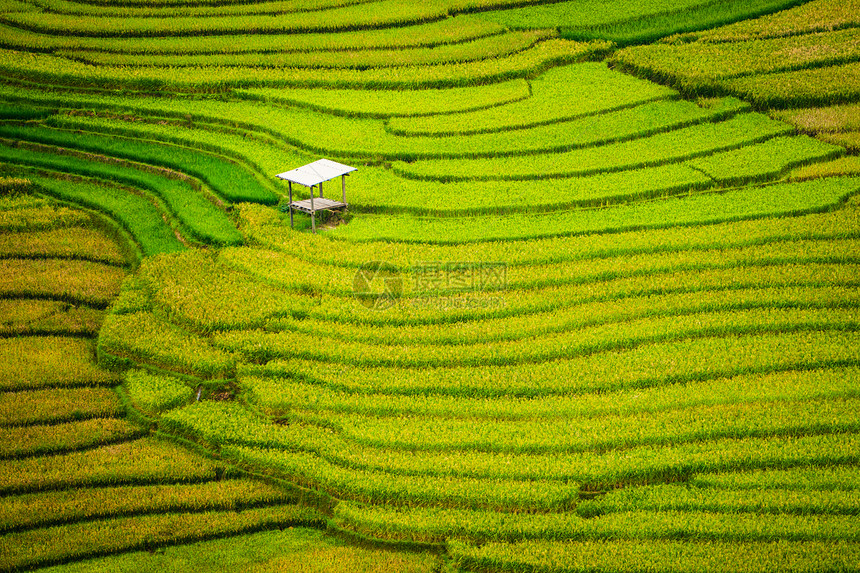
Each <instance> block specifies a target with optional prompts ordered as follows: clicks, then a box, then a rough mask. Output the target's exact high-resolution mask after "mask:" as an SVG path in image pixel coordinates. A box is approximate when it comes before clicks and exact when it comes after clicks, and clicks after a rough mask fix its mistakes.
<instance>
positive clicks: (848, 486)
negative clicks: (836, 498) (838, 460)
mask: <svg viewBox="0 0 860 573" xmlns="http://www.w3.org/2000/svg"><path fill="white" fill-rule="evenodd" d="M689 483H690V485H691V486H695V487H702V488H709V489H711V490H717V489H728V490H741V489H749V490H755V491H759V492H760V491H763V490H771V489H776V490H786V489H793V490H801V491H815V490H822V491H834V492H839V491H850V490H856V489H858V488H860V482H858V479H857V468H856V467H855V466H851V465H846V466H833V465H831V466H822V467H814V466H801V467H797V468H786V469H758V470H748V471H734V472H733V471H726V472H719V473H700V474H696V475H694V476H691V477H690V482H689ZM715 493H716V494H717V495H718V492H715Z"/></svg>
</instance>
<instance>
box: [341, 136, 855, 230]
mask: <svg viewBox="0 0 860 573" xmlns="http://www.w3.org/2000/svg"><path fill="white" fill-rule="evenodd" d="M679 141H680V140H679ZM474 161H477V160H474ZM428 163H430V162H428ZM440 163H441V162H440ZM463 163H468V161H461V162H460V163H459V164H460V165H462V164H463ZM524 168H525V166H524ZM529 169H530V167H529ZM857 185H858V182H857V180H856V179H853V178H828V179H818V180H815V181H806V182H802V183H786V184H777V185H768V186H762V187H749V188H742V189H734V190H729V191H726V192H724V193H708V194H692V195H690V196H688V197H682V198H672V199H664V200H660V201H652V202H649V203H643V204H637V205H624V206H617V207H612V208H608V209H589V210H578V211H569V212H560V213H551V214H544V215H519V214H513V215H508V216H504V217H482V218H474V219H470V221H469V225H468V226H464V225H463V224H462V221H460V220H458V219H456V218H438V219H432V220H431V219H422V218H418V217H413V216H407V215H401V216H390V215H386V216H385V217H384V221H383V220H382V216H380V215H365V216H362V217H361V218H358V219H356V220H354V221H352V222H351V223H350V224H349V225H344V226H341V227H339V228H337V229H333V230H332V231H329V235H330V236H332V237H336V238H342V239H346V240H352V241H367V240H373V241H380V240H389V241H410V242H415V243H435V244H454V243H458V244H462V243H468V242H485V241H488V242H491V241H501V240H514V239H538V238H544V237H559V236H571V235H581V234H586V233H598V232H603V233H607V232H612V233H615V232H619V231H632V230H643V229H647V230H651V229H660V228H666V227H670V226H673V225H680V226H683V227H685V228H688V229H689V228H690V227H693V226H696V225H711V224H715V223H724V222H729V221H738V220H744V219H753V218H761V217H775V216H785V215H799V214H805V213H815V212H819V213H820V212H823V211H828V210H831V209H833V208H834V207H836V206H837V205H840V204H842V203H843V202H845V200H846V199H847V198H848V197H850V196H851V195H852V194H853V193H854V192H855V191H856V189H855V187H856V186H857Z"/></svg>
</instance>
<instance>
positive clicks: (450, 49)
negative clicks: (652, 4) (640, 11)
mask: <svg viewBox="0 0 860 573" xmlns="http://www.w3.org/2000/svg"><path fill="white" fill-rule="evenodd" d="M554 35H555V32H554V31H551V30H530V31H523V32H502V33H501V34H498V35H492V36H487V37H484V38H478V39H476V40H470V41H467V42H463V43H457V44H443V45H440V46H432V47H416V48H407V47H399V48H395V49H389V50H385V49H378V48H373V49H369V50H349V51H346V52H345V51H343V50H330V51H329V50H314V51H302V52H286V53H285V52H275V53H244V54H193V55H184V54H183V55H173V54H169V55H160V54H158V55H152V54H117V53H110V52H96V51H90V50H80V51H77V50H69V51H67V50H60V51H57V52H55V53H56V54H57V55H58V56H62V57H66V58H69V59H74V60H77V61H82V62H85V63H89V64H93V65H97V66H132V67H136V66H155V67H162V68H185V67H199V66H219V67H234V66H235V67H254V68H277V69H281V68H320V69H342V68H347V69H367V68H386V67H402V66H428V65H439V64H451V63H462V62H474V61H480V60H485V59H490V58H500V57H504V56H508V55H511V54H515V53H517V52H521V51H523V50H526V49H528V48H530V47H532V46H533V45H535V44H536V43H537V42H539V41H541V40H545V39H547V38H551V37H553V36H554Z"/></svg>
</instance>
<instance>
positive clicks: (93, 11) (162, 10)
mask: <svg viewBox="0 0 860 573" xmlns="http://www.w3.org/2000/svg"><path fill="white" fill-rule="evenodd" d="M362 2H366V0H322V1H321V0H305V1H300V2H286V1H278V0H274V1H269V2H261V3H255V4H245V3H244V2H225V3H216V2H211V1H208V2H207V1H202V2H201V1H195V2H192V3H188V4H180V3H178V2H152V3H147V2H130V3H128V4H116V3H98V4H88V3H80V2H70V1H67V0H43V1H42V2H40V5H42V6H44V7H46V8H48V9H50V11H51V12H58V13H62V14H82V15H84V14H88V15H93V16H116V17H119V18H134V17H146V18H153V17H159V16H161V17H170V16H198V17H206V16H240V15H245V14H249V15H253V14H289V13H291V12H306V11H314V10H325V9H331V8H340V7H344V6H350V5H354V4H361V3H362Z"/></svg>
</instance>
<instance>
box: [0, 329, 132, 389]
mask: <svg viewBox="0 0 860 573" xmlns="http://www.w3.org/2000/svg"><path fill="white" fill-rule="evenodd" d="M0 374H2V375H0V389H2V390H28V389H36V388H50V387H77V386H112V385H114V384H116V382H117V377H116V375H115V374H112V373H110V372H106V371H104V370H102V369H101V368H99V367H98V366H96V364H95V362H94V361H93V349H92V345H91V343H90V342H89V341H88V340H83V339H80V338H68V337H60V336H28V337H16V338H0Z"/></svg>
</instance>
